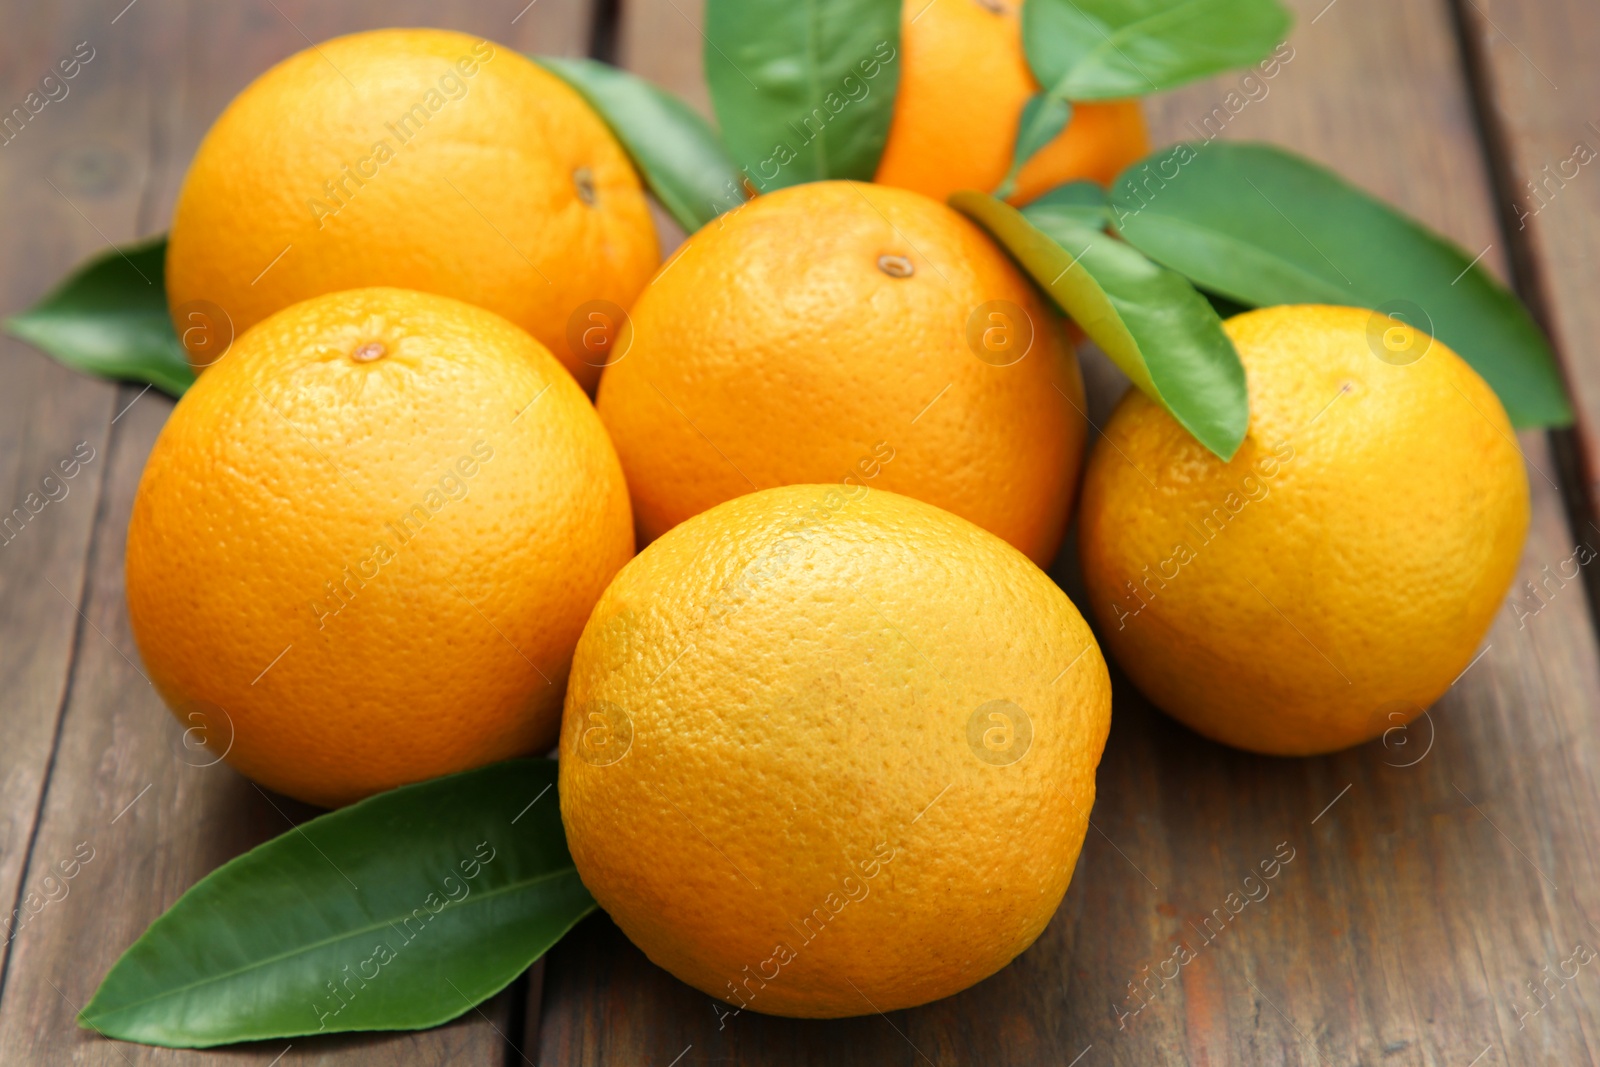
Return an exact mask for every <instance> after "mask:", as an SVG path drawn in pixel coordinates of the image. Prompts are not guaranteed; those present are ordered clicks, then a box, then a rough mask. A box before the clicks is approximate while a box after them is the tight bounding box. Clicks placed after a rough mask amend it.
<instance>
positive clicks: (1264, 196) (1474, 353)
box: [1111, 141, 1572, 427]
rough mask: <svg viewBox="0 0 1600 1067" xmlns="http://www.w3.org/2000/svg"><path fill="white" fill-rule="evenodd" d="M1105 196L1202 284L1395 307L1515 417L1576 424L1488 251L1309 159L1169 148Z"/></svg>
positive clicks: (1255, 151) (1132, 238)
mask: <svg viewBox="0 0 1600 1067" xmlns="http://www.w3.org/2000/svg"><path fill="white" fill-rule="evenodd" d="M1111 203H1112V222H1113V224H1114V225H1115V227H1116V229H1117V231H1118V232H1119V233H1120V234H1121V235H1122V237H1124V238H1125V239H1126V240H1127V241H1128V243H1129V244H1131V245H1133V246H1134V247H1136V248H1138V249H1140V250H1141V251H1143V252H1144V253H1145V254H1146V255H1148V256H1149V257H1150V258H1152V259H1154V260H1156V261H1157V262H1158V263H1162V264H1165V265H1166V266H1168V267H1171V268H1172V269H1173V270H1176V271H1178V272H1180V273H1181V274H1183V275H1185V276H1187V277H1188V278H1189V279H1190V280H1191V281H1193V282H1194V283H1195V284H1196V285H1198V286H1200V287H1201V288H1202V289H1206V290H1208V291H1211V292H1214V293H1219V294H1221V295H1222V296H1225V297H1227V298H1229V299H1230V300H1233V301H1236V302H1238V303H1241V304H1245V305H1247V306H1249V307H1265V306H1270V305H1274V304H1313V303H1314V304H1343V305H1347V306H1352V307H1363V308H1374V309H1378V310H1383V311H1388V312H1390V313H1391V314H1393V315H1397V316H1399V317H1401V318H1403V319H1405V321H1407V322H1409V323H1410V324H1411V325H1413V326H1415V327H1417V328H1418V329H1422V330H1424V331H1426V332H1428V333H1430V334H1432V335H1433V336H1434V337H1437V338H1438V339H1439V340H1441V341H1443V342H1444V343H1445V344H1446V345H1449V346H1450V347H1451V348H1452V349H1454V350H1455V351H1456V353H1457V354H1458V355H1460V356H1461V358H1462V359H1464V360H1466V361H1467V362H1468V363H1469V364H1471V365H1472V367H1473V369H1474V370H1476V371H1477V372H1478V373H1479V374H1481V375H1483V378H1484V380H1485V381H1487V382H1488V383H1489V385H1490V387H1492V388H1493V389H1494V391H1495V392H1496V393H1497V394H1498V395H1499V397H1500V402H1501V403H1503V404H1504V405H1505V407H1506V413H1507V414H1508V415H1510V417H1511V421H1512V423H1513V424H1514V425H1516V426H1519V427H1533V426H1566V425H1568V424H1570V423H1571V421H1572V408H1571V406H1570V405H1569V404H1568V402H1567V397H1566V391H1565V389H1564V388H1563V386H1562V381H1561V375H1560V372H1559V371H1558V370H1557V369H1556V362H1555V357H1554V355H1553V354H1552V353H1551V351H1550V346H1549V343H1548V342H1547V341H1546V340H1545V338H1544V334H1543V333H1542V332H1541V331H1540V329H1539V327H1538V325H1537V324H1536V323H1535V322H1534V321H1533V317H1532V316H1531V315H1529V314H1528V311H1527V309H1526V308H1525V307H1523V305H1522V302H1521V301H1520V300H1518V299H1517V297H1516V295H1515V294H1514V293H1512V292H1511V291H1510V290H1509V289H1507V288H1506V287H1505V286H1504V285H1501V284H1500V283H1499V282H1498V281H1496V280H1495V278H1494V276H1493V275H1491V274H1490V273H1489V272H1488V271H1487V270H1486V269H1485V268H1484V266H1483V262H1482V260H1483V253H1479V254H1478V255H1477V256H1476V257H1474V256H1473V255H1472V254H1471V253H1469V252H1467V251H1465V250H1463V249H1461V248H1460V247H1458V246H1457V245H1455V244H1453V243H1451V242H1450V241H1447V240H1446V239H1445V238H1443V237H1441V236H1439V235H1438V234H1436V233H1434V232H1433V231H1431V230H1429V229H1428V228H1426V227H1425V226H1423V225H1422V224H1421V223H1419V222H1416V221H1415V220H1413V219H1410V218H1408V217H1406V216H1405V215H1403V214H1401V213H1400V212H1399V211H1397V210H1395V209H1394V208H1393V207H1390V206H1389V205H1388V204H1385V203H1384V202H1383V201H1381V200H1378V199H1377V198H1376V197H1373V196H1371V195H1369V194H1367V193H1365V192H1363V191H1362V190H1360V189H1357V188H1355V187H1354V186H1352V185H1350V184H1349V183H1348V182H1346V181H1345V180H1344V179H1342V178H1340V177H1339V176H1338V175H1336V174H1334V173H1333V172H1332V171H1330V170H1327V169H1326V168H1324V167H1321V166H1318V165H1317V164H1315V163H1312V162H1311V161H1310V160H1307V159H1304V158H1302V157H1300V156H1297V155H1294V154H1293V153H1291V152H1288V151H1285V150H1284V149H1282V148H1278V147H1275V146H1273V145H1266V144H1235V143H1227V142H1222V141H1214V142H1210V143H1208V144H1204V145H1198V144H1179V145H1174V146H1173V147H1171V148H1168V149H1165V150H1163V151H1161V152H1157V153H1156V154H1154V155H1152V156H1150V157H1149V158H1147V159H1144V160H1141V161H1140V162H1138V163H1135V164H1134V165H1133V166H1131V167H1129V168H1128V169H1127V170H1125V171H1123V173H1122V174H1121V175H1120V176H1118V178H1117V180H1116V181H1115V182H1113V183H1112V186H1111ZM1487 251H1488V249H1484V252H1487Z"/></svg>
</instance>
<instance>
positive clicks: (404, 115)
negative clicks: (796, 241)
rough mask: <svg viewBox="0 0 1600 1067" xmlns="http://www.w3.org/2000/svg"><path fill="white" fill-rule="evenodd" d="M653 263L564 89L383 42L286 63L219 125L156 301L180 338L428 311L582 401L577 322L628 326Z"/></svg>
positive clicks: (612, 157)
mask: <svg viewBox="0 0 1600 1067" xmlns="http://www.w3.org/2000/svg"><path fill="white" fill-rule="evenodd" d="M659 261H660V252H659V248H658V246H657V244H656V236H655V230H654V227H653V226H652V224H651V221H650V215H649V211H648V208H647V207H646V203H645V198H644V195H643V192H642V191H641V189H640V186H639V180H638V178H637V176H636V175H635V174H634V171H633V168H632V166H631V164H630V163H629V162H628V159H627V157H626V155H624V153H623V151H622V148H621V147H620V146H619V145H618V144H617V142H616V140H615V139H614V138H613V137H612V136H611V133H610V131H609V130H608V129H607V128H606V126H605V124H604V123H603V122H601V120H600V119H599V117H598V116H596V115H595V114H594V112H593V111H592V110H590V108H589V106H588V105H587V104H586V103H584V101H583V100H582V98H580V97H579V96H578V94H577V93H575V92H573V91H572V90H571V89H570V88H568V87H567V85H566V84H565V83H563V82H562V81H560V79H558V78H556V77H554V76H553V75H551V74H549V73H547V72H545V71H543V70H541V69H540V68H539V67H537V66H535V65H534V64H533V63H532V62H530V61H529V60H527V59H525V58H524V57H522V56H520V55H518V54H517V53H516V52H515V51H513V50H512V49H510V48H507V47H505V46H504V45H496V44H491V43H490V42H488V41H484V40H481V39H478V38H475V37H469V36H467V35H465V34H460V33H452V32H448V31H445V30H375V31H372V32H368V33H357V34H352V35H350V36H348V37H339V38H335V39H334V40H331V41H324V42H323V43H322V44H320V45H316V46H314V47H312V48H308V49H306V50H305V51H303V52H300V53H298V54H296V55H293V56H290V57H289V58H288V59H286V60H284V61H283V62H282V63H279V64H278V65H277V66H275V67H273V68H272V69H271V70H269V71H267V72H266V73H265V74H263V75H261V77H259V78H257V79H256V80H255V81H254V82H252V83H251V84H250V85H249V86H248V87H247V88H246V89H245V90H244V91H243V92H242V93H240V94H239V96H238V97H237V98H236V99H235V100H234V101H233V102H232V103H231V104H229V105H228V108H227V110H225V111H224V112H223V113H222V115H221V117H220V118H218V119H217V122H216V124H215V125H214V126H213V127H212V128H211V131H210V132H209V133H207V134H206V137H205V140H204V141H202V142H201V145H200V150H199V152H198V153H196V155H195V158H194V162H193V163H192V164H191V165H190V168H189V174H188V176H187V177H186V178H185V179H184V183H183V189H182V191H181V192H180V193H179V196H178V205H177V209H176V212H175V215H174V217H173V222H172V235H171V243H170V245H169V247H168V250H167V292H168V296H169V301H170V304H171V307H172V311H173V317H174V319H175V321H176V322H177V323H178V326H179V329H180V332H183V331H185V330H187V329H189V328H190V327H191V326H192V325H204V326H208V327H209V326H211V325H212V324H213V322H214V321H217V320H220V321H222V322H226V321H227V320H231V322H232V326H233V329H234V330H235V331H236V332H243V331H244V330H245V329H247V328H248V327H250V326H251V325H253V324H254V323H256V322H258V321H260V320H261V319H263V318H265V317H266V316H267V315H269V314H271V313H272V312H274V311H277V310H278V309H280V308H284V307H287V306H288V305H290V304H292V303H295V302H296V301H299V300H304V299H306V298H307V297H311V296H316V295H318V294H320V293H327V292H333V291H336V290H340V289H352V288H357V287H361V286H371V285H392V286H399V287H402V288H408V289H420V290H423V291H425V292H430V293H440V294H443V295H445V296H453V297H455V298H457V299H459V300H465V301H467V302H468V303H472V304H477V305H479V306H480V307H485V308H488V309H489V310H491V311H494V312H497V313H499V314H501V315H503V316H505V317H506V318H508V319H510V320H511V321H512V322H514V323H516V324H517V325H518V326H521V327H522V328H523V329H525V330H527V331H528V332H529V333H531V334H533V336H534V337H535V338H536V339H538V340H539V341H541V342H542V343H543V344H544V345H545V347H547V348H549V349H550V350H551V351H552V352H554V353H555V354H556V356H557V358H559V359H560V360H561V361H562V363H564V364H565V365H566V367H567V369H568V370H570V371H572V373H573V375H574V376H575V377H577V379H578V381H579V382H580V384H582V385H584V387H585V388H588V389H593V387H594V383H595V381H596V379H598V377H599V374H600V370H599V366H598V365H597V363H596V362H595V361H594V360H593V359H592V357H590V359H589V360H588V361H586V360H585V358H584V356H585V354H584V353H583V352H582V351H575V350H574V349H573V347H572V346H570V345H569V344H568V341H567V331H568V322H569V320H571V319H572V318H573V316H574V315H578V316H580V317H581V316H582V315H583V314H584V306H585V305H586V304H591V303H593V302H596V301H604V302H609V303H610V304H614V305H620V306H622V307H626V306H627V305H628V304H630V303H631V302H632V300H633V298H634V296H635V294H637V293H638V291H639V288H640V287H641V286H642V285H644V283H645V281H646V280H647V279H648V278H649V277H650V274H651V272H652V271H654V270H655V268H656V266H657V264H658V263H659ZM223 316H226V318H225V319H223ZM196 336H199V337H204V336H206V333H205V332H204V331H202V332H201V333H199V334H197V335H196ZM191 361H193V362H195V363H197V364H201V365H203V363H204V358H203V357H202V355H201V352H200V351H199V350H195V349H192V350H191Z"/></svg>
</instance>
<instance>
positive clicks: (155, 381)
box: [5, 237, 232, 396]
mask: <svg viewBox="0 0 1600 1067" xmlns="http://www.w3.org/2000/svg"><path fill="white" fill-rule="evenodd" d="M166 259H167V239H166V238H165V237H156V238H153V239H151V240H148V241H141V242H139V243H137V244H131V245H125V246H123V247H121V248H109V249H106V250H105V251H103V252H100V253H98V254H97V255H95V256H94V257H93V258H92V259H90V260H89V261H88V262H86V263H84V264H83V265H81V266H80V267H78V268H77V269H76V270H74V271H73V272H72V273H71V274H69V275H68V276H67V277H66V279H65V280H64V281H62V282H61V284H60V285H58V286H57V287H56V288H55V289H54V290H53V291H52V292H51V293H50V294H49V295H48V296H46V297H45V298H44V299H43V300H40V301H39V302H38V303H37V304H35V305H33V307H31V308H29V309H28V310H26V311H23V312H20V313H18V314H16V315H13V316H11V317H10V318H9V319H7V320H6V322H5V327H6V332H7V333H10V334H11V335H12V336H14V337H19V338H21V339H22V340H24V341H27V342H28V343H29V344H31V345H33V346H34V347H36V348H38V349H40V350H41V351H43V352H45V353H46V354H47V355H50V356H53V357H54V358H55V359H57V360H59V361H60V362H62V363H65V364H66V365H67V366H69V367H72V368H73V369H74V370H81V371H87V372H88V373H90V374H98V375H100V376H102V377H105V378H117V379H121V380H124V381H135V382H149V383H150V384H151V385H153V386H155V387H156V388H157V389H160V390H161V391H162V392H165V393H170V394H172V395H173V396H182V395H183V392H184V390H186V389H188V388H189V386H191V385H193V384H194V372H193V371H192V370H190V369H189V363H188V361H187V360H186V359H185V358H184V353H183V346H182V345H181V344H180V343H179V342H178V335H177V333H176V332H174V330H173V328H172V319H171V317H170V316H169V315H168V314H167V291H166V284H165V282H166V271H165V264H166ZM229 332H230V336H229V340H231V339H232V338H231V327H230V331H229Z"/></svg>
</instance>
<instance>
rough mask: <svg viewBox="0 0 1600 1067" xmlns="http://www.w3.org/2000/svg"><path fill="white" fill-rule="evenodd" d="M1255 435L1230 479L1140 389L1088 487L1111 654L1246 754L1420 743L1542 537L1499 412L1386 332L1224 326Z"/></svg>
mask: <svg viewBox="0 0 1600 1067" xmlns="http://www.w3.org/2000/svg"><path fill="white" fill-rule="evenodd" d="M1226 329H1227V331H1228V335H1229V336H1230V337H1231V338H1233V342H1234V345H1235V346H1236V347H1237V348H1238V350H1239V356H1240V358H1241V359H1242V360H1243V362H1244V368H1245V373H1246V375H1247V377H1248V380H1249V396H1250V428H1249V432H1248V434H1247V435H1246V437H1245V440H1244V444H1243V445H1242V446H1241V447H1240V449H1239V451H1238V453H1237V454H1236V455H1235V456H1234V458H1233V459H1232V461H1230V462H1228V463H1223V462H1222V461H1221V460H1219V459H1217V458H1216V457H1215V456H1213V455H1212V454H1211V453H1209V452H1207V451H1206V450H1205V449H1204V448H1203V447H1202V446H1201V445H1200V444H1199V443H1198V442H1197V441H1195V440H1194V439H1193V438H1192V437H1190V436H1189V435H1188V434H1187V433H1186V432H1184V430H1183V429H1182V428H1181V427H1180V426H1179V425H1178V423H1177V422H1176V421H1175V420H1174V419H1173V418H1172V417H1171V416H1170V415H1168V414H1167V413H1166V412H1165V411H1164V410H1162V409H1161V408H1159V407H1157V406H1156V405H1155V404H1154V403H1152V402H1151V401H1149V400H1148V399H1146V398H1145V397H1144V395H1143V394H1141V393H1138V392H1135V391H1132V390H1130V391H1129V393H1128V395H1127V396H1126V397H1124V398H1123V400H1122V403H1121V404H1120V405H1119V406H1118V407H1117V409H1116V412H1115V413H1114V414H1113V415H1112V417H1111V419H1110V420H1109V421H1108V422H1107V424H1106V426H1105V438H1104V443H1103V444H1101V445H1099V446H1097V447H1096V448H1095V451H1094V454H1093V456H1092V458H1091V459H1090V461H1089V466H1088V471H1087V473H1086V474H1085V476H1084V488H1083V502H1082V510H1081V515H1080V518H1079V537H1080V546H1081V550H1082V559H1083V574H1084V581H1085V584H1086V586H1087V589H1088V595H1089V601H1090V603H1091V604H1092V605H1093V608H1094V612H1095V614H1096V615H1097V616H1098V617H1099V619H1100V623H1101V627H1100V629H1101V634H1102V637H1103V640H1104V641H1105V642H1106V644H1107V645H1108V646H1109V648H1110V651H1111V653H1112V655H1113V656H1114V657H1115V658H1116V660H1117V662H1118V663H1119V664H1120V665H1121V666H1122V668H1123V669H1124V670H1125V671H1126V672H1127V673H1128V676H1129V677H1130V678H1132V679H1133V681H1134V683H1135V684H1136V685H1137V686H1138V687H1139V688H1140V689H1141V690H1142V691H1143V692H1144V694H1145V695H1146V696H1148V697H1149V698H1150V700H1151V701H1152V702H1153V703H1154V704H1156V705H1157V706H1158V707H1160V708H1163V709H1165V710H1166V711H1167V712H1169V713H1170V714H1172V715H1173V716H1174V717H1176V718H1178V719H1180V720H1181V721H1183V722H1184V723H1186V724H1188V725H1189V726H1190V727H1192V728H1193V729H1195V730H1197V731H1199V732H1200V733H1202V734H1205V735H1206V736H1207V737H1211V738H1213V739H1215V740H1218V741H1222V742H1224V743H1226V744H1230V745H1235V746H1237V747H1239V748H1245V749H1250V750H1252V751H1256V752H1266V753H1273V754H1278V755H1310V754H1314V753H1320V752H1330V751H1333V750H1335V749H1340V748H1344V747H1347V746H1349V745H1353V744H1356V743H1358V742H1361V741H1365V740H1368V739H1370V738H1373V737H1377V736H1379V735H1381V734H1384V733H1385V732H1386V731H1389V730H1391V729H1396V728H1399V727H1402V726H1404V725H1405V724H1406V723H1407V722H1409V721H1410V720H1411V719H1412V718H1414V717H1415V716H1417V715H1419V714H1421V713H1422V711H1423V709H1425V708H1426V707H1427V706H1428V705H1429V704H1431V703H1432V702H1433V701H1434V700H1436V699H1438V697H1439V696H1440V695H1442V694H1443V693H1444V691H1445V690H1446V689H1447V688H1449V686H1450V684H1451V682H1452V681H1453V680H1454V679H1455V678H1456V677H1457V676H1458V675H1459V674H1460V673H1461V672H1462V671H1463V670H1464V669H1465V668H1466V667H1467V665H1468V664H1469V663H1470V662H1471V660H1472V657H1473V655H1474V653H1475V652H1476V650H1477V647H1478V643H1479V642H1480V641H1481V640H1482V639H1483V636H1484V634H1485V633H1486V632H1487V631H1488V628H1489V624H1490V622H1491V621H1492V620H1493V616H1494V613H1495V612H1496V611H1497V610H1498V608H1499V606H1500V603H1501V601H1502V599H1503V598H1504V596H1505V593H1506V589H1507V587H1508V586H1509V585H1510V584H1511V580H1512V577H1513V575H1514V574H1515V572H1516V568H1517V561H1518V557H1519V555H1520V553H1521V550H1522V542H1523V538H1524V536H1525V535H1526V533H1527V529H1528V481H1527V475H1526V474H1525V472H1524V470H1523V462H1522V456H1521V453H1520V452H1519V450H1518V448H1517V445H1516V442H1515V439H1514V438H1513V436H1512V429H1511V424H1510V422H1509V420H1508V419H1507V418H1506V414H1505V410H1504V409H1503V408H1502V407H1501V406H1500V401H1499V400H1498V399H1497V398H1496V397H1495V395H1494V393H1493V391H1492V390H1490V388H1489V386H1488V385H1487V384H1486V383H1485V382H1484V381H1483V379H1482V378H1480V377H1479V376H1478V375H1477V373H1476V372H1475V371H1473V369H1472V368H1471V367H1469V366H1468V365H1467V364H1466V363H1465V362H1464V361H1462V360H1461V359H1460V357H1458V356H1457V355H1456V354H1455V353H1454V352H1452V351H1450V349H1449V348H1447V347H1446V346H1445V345H1444V344H1442V343H1441V342H1439V341H1436V340H1433V339H1431V338H1429V337H1428V336H1427V335H1426V334H1422V333H1418V332H1417V331H1415V330H1413V329H1411V327H1409V326H1406V325H1404V324H1402V323H1400V322H1398V321H1396V320H1393V319H1390V318H1389V317H1388V316H1386V315H1382V314H1380V313H1377V312H1369V311H1364V310H1361V309H1358V308H1347V307H1274V308H1266V309H1263V310H1260V311H1252V312H1248V313H1246V314H1243V315H1239V316H1236V317H1234V318H1232V319H1229V320H1228V321H1227V323H1226Z"/></svg>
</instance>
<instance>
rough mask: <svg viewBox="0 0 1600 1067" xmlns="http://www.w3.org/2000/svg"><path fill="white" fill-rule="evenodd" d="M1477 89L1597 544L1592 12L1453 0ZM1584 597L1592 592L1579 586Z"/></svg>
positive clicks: (1599, 150)
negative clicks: (1562, 381)
mask: <svg viewBox="0 0 1600 1067" xmlns="http://www.w3.org/2000/svg"><path fill="white" fill-rule="evenodd" d="M1457 5H1458V8H1459V13H1460V18H1461V26H1462V31H1463V35H1464V38H1465V43H1466V45H1467V57H1468V61H1469V63H1470V64H1471V67H1472V69H1473V71H1474V73H1475V74H1476V76H1477V78H1478V79H1479V82H1480V84H1481V87H1482V93H1481V100H1482V104H1483V109H1484V111H1485V115H1484V120H1485V124H1486V126H1487V128H1488V133H1489V140H1490V145H1491V148H1492V158H1491V162H1492V164H1493V166H1494V168H1495V170H1496V173H1497V177H1498V178H1499V179H1500V181H1499V188H1498V190H1497V191H1498V193H1499V195H1500V203H1499V204H1498V205H1497V206H1498V207H1499V208H1500V210H1501V211H1502V213H1503V215H1504V217H1505V220H1506V223H1505V228H1506V235H1507V239H1508V240H1507V243H1508V245H1509V247H1510V249H1511V253H1512V256H1513V260H1514V262H1515V264H1516V270H1517V275H1518V281H1519V282H1520V283H1521V286H1522V289H1523V290H1524V292H1526V293H1527V294H1528V295H1529V297H1530V299H1531V301H1532V303H1533V305H1534V308H1535V311H1536V313H1537V314H1538V315H1539V317H1540V319H1541V320H1542V321H1543V323H1544V325H1545V328H1546V329H1547V330H1548V331H1549V333H1550V335H1551V338H1552V340H1553V341H1554V342H1555V345H1556V348H1557V351H1558V353H1559V355H1560V357H1561V360H1562V363H1563V366H1564V369H1565V371H1566V377H1567V384H1568V388H1569V389H1570V391H1571V393H1572V396H1573V400H1574V404H1575V406H1576V408H1577V412H1576V414H1577V425H1576V427H1575V431H1574V435H1573V437H1574V442H1575V444H1576V446H1577V454H1578V460H1579V462H1578V464H1577V467H1578V469H1577V471H1576V472H1575V473H1576V474H1577V475H1578V477H1579V478H1581V480H1582V482H1583V486H1582V488H1583V494H1584V497H1585V503H1586V505H1587V509H1588V511H1587V514H1585V515H1584V516H1583V518H1582V526H1583V534H1584V538H1585V539H1586V540H1588V541H1589V542H1590V543H1592V544H1595V545H1597V546H1600V526H1597V525H1596V523H1597V522H1600V341H1597V338H1600V308H1596V307H1595V302H1594V299H1593V291H1594V284H1593V283H1594V278H1595V272H1596V251H1595V250H1596V248H1597V247H1600V70H1597V69H1596V66H1595V63H1594V56H1595V54H1596V52H1597V50H1600V12H1597V11H1596V10H1595V7H1594V5H1593V4H1587V3H1583V2H1582V0H1545V2H1542V3H1539V4H1524V3H1508V2H1505V0H1457ZM1591 589H1600V586H1596V585H1591Z"/></svg>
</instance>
